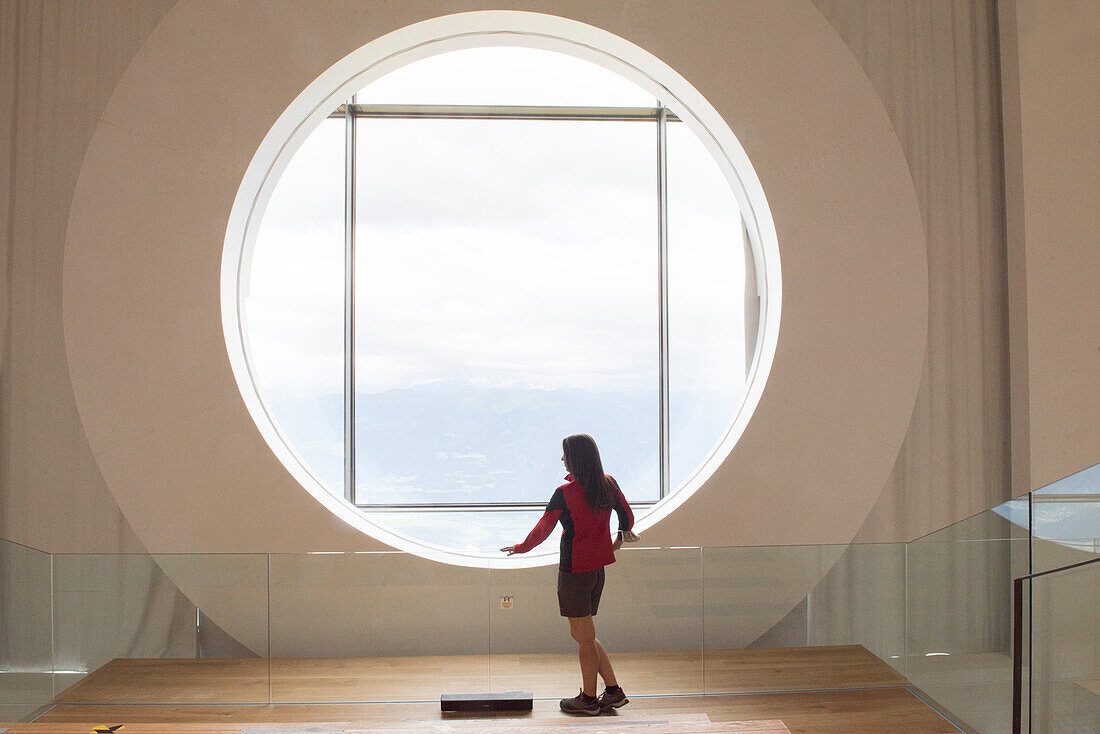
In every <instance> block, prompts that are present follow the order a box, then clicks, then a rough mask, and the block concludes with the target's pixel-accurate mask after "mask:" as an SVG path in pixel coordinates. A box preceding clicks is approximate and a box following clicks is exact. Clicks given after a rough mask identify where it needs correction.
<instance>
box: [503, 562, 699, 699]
mask: <svg viewBox="0 0 1100 734" xmlns="http://www.w3.org/2000/svg"><path fill="white" fill-rule="evenodd" d="M615 555H616V558H617V561H616V562H615V563H614V564H612V565H610V566H608V567H607V569H606V582H605V587H604V592H603V596H602V598H601V601H600V606H599V614H598V615H597V616H596V617H595V619H594V621H595V625H596V634H597V636H598V637H599V639H600V641H601V643H603V646H604V647H605V648H606V650H607V652H608V656H609V657H610V658H611V664H612V666H613V667H614V669H615V675H616V677H617V678H618V679H619V681H620V683H621V685H622V686H623V688H624V689H625V690H626V691H627V693H628V695H638V696H641V695H657V694H683V693H701V692H702V691H703V687H702V686H703V679H702V678H703V669H702V655H701V650H702V642H703V638H702V631H703V625H702V601H703V599H702V579H701V573H702V569H701V567H700V551H699V549H698V548H675V549H668V548H637V549H635V548H629V547H628V548H624V549H623V550H620V551H619V552H618V553H616V554H615ZM557 573H558V570H557V567H556V566H544V567H542V568H531V569H499V568H494V569H493V571H492V584H491V588H490V592H489V601H490V604H489V606H490V613H489V614H490V625H489V627H490V631H491V645H490V649H491V652H492V656H491V658H490V685H491V690H493V691H514V690H523V691H529V692H531V693H533V694H534V695H535V696H536V697H549V698H553V697H561V696H562V695H566V694H570V691H575V690H576V689H577V688H578V687H579V686H580V669H579V666H578V662H577V643H576V642H574V641H573V639H572V638H571V637H570V636H569V626H568V624H566V622H565V620H563V619H562V618H561V615H560V614H559V612H558V600H557V591H556V590H557ZM504 597H508V598H510V599H511V603H512V606H511V608H507V609H505V608H502V607H501V600H502V598H504ZM601 690H602V688H601Z"/></svg>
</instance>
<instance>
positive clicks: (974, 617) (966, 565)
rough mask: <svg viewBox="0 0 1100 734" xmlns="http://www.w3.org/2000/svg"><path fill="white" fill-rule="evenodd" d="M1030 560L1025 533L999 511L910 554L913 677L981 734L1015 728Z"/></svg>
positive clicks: (912, 546)
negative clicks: (1021, 615) (1021, 616)
mask: <svg viewBox="0 0 1100 734" xmlns="http://www.w3.org/2000/svg"><path fill="white" fill-rule="evenodd" d="M1027 553H1028V536H1027V531H1026V528H1021V527H1019V526H1018V525H1016V524H1015V523H1013V522H1012V521H1011V520H1009V519H1006V517H1004V516H1002V514H999V513H997V512H994V511H988V512H983V513H980V514H978V515H975V516H974V517H971V518H969V519H967V520H963V521H961V522H958V523H955V524H954V525H951V526H948V527H946V528H944V529H942V530H939V531H937V532H934V533H931V534H930V535H926V536H924V537H923V538H920V539H918V540H915V541H913V542H911V543H909V544H908V546H907V549H906V554H907V560H906V639H907V643H906V648H907V661H906V675H907V677H908V679H909V680H910V682H912V683H913V684H914V685H915V686H916V687H917V688H919V689H920V690H921V691H923V692H924V693H925V694H927V695H928V696H929V697H931V699H933V700H934V701H935V702H936V703H937V704H939V705H940V706H941V707H942V708H944V709H946V710H948V711H950V712H951V713H952V714H954V716H955V717H956V718H957V719H958V720H959V721H960V722H961V723H963V724H966V725H967V726H969V727H971V728H973V729H975V730H976V731H980V732H1002V731H1008V730H1009V728H1010V726H1011V712H1012V648H1011V639H1012V616H1011V610H1012V579H1013V578H1014V577H1015V576H1019V575H1022V574H1024V573H1027V570H1026V569H1027Z"/></svg>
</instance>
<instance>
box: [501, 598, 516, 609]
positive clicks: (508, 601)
mask: <svg viewBox="0 0 1100 734" xmlns="http://www.w3.org/2000/svg"><path fill="white" fill-rule="evenodd" d="M514 604H515V600H514V599H513V598H512V597H510V596H502V597H500V608H501V609H511V608H512V607H513V606H514Z"/></svg>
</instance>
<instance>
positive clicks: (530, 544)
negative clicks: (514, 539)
mask: <svg viewBox="0 0 1100 734" xmlns="http://www.w3.org/2000/svg"><path fill="white" fill-rule="evenodd" d="M564 509H565V494H564V493H563V492H562V491H561V488H558V489H557V490H556V491H555V492H554V496H553V497H551V498H550V501H549V502H548V503H547V504H546V511H545V512H543V513H542V517H540V518H539V521H538V522H537V523H536V524H535V527H534V528H532V529H531V532H530V533H528V534H527V538H526V539H525V540H524V541H523V542H522V543H518V544H516V545H506V546H504V547H503V548H501V549H500V550H501V551H502V552H504V553H507V554H508V555H513V554H515V553H526V552H527V551H529V550H531V549H532V548H534V547H535V546H537V545H538V544H539V543H541V542H542V541H544V540H546V539H547V538H548V537H549V536H550V533H551V532H552V531H553V530H554V526H555V525H557V523H558V518H559V517H561V512H562V510H564Z"/></svg>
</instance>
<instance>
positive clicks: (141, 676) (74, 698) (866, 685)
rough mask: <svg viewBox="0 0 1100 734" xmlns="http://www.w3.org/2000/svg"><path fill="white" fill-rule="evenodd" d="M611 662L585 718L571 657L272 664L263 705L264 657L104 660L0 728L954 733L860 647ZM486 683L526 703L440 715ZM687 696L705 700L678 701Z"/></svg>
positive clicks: (254, 733)
mask: <svg viewBox="0 0 1100 734" xmlns="http://www.w3.org/2000/svg"><path fill="white" fill-rule="evenodd" d="M612 659H613V661H614V663H615V665H616V671H617V673H618V675H619V678H620V680H621V681H622V683H623V686H624V688H625V689H626V691H627V694H628V695H629V696H630V697H631V703H630V704H629V705H628V706H626V707H624V708H623V709H620V710H618V711H617V712H615V714H612V715H605V716H601V717H598V718H597V717H581V718H573V717H568V716H566V715H564V714H562V713H561V712H560V711H559V710H558V706H557V698H558V697H561V696H569V695H572V694H573V693H574V692H575V691H576V690H577V687H578V677H579V676H578V672H577V663H576V658H575V656H572V655H507V656H503V655H502V656H492V658H488V657H479V656H463V657H419V658H384V659H351V658H348V659H323V660H321V659H281V660H273V661H271V696H272V698H271V700H272V701H273V702H274V703H273V704H268V703H266V702H267V700H268V698H267V696H268V676H267V666H268V661H266V660H208V659H203V660H115V661H112V662H111V663H109V664H108V665H106V666H104V667H103V668H100V669H99V670H97V671H96V672H95V673H93V674H92V675H89V676H88V677H87V678H85V679H84V680H82V681H81V682H80V683H78V684H76V685H75V686H73V687H71V688H70V689H68V690H67V691H65V692H63V693H62V694H61V695H60V696H58V697H57V698H56V699H55V701H54V702H53V705H52V706H51V707H49V708H48V709H47V710H46V711H45V712H44V713H42V714H41V715H40V716H39V717H38V718H37V719H36V720H35V722H34V723H31V724H0V731H3V729H4V728H5V727H7V728H8V732H9V734H26V733H30V732H78V731H79V732H89V731H91V730H92V727H93V726H94V725H97V724H108V725H114V724H125V727H126V728H125V729H124V730H123V732H122V734H142V733H143V732H149V734H153V733H154V732H157V733H160V732H196V734H197V733H199V732H204V733H205V732H215V731H218V732H221V731H225V732H246V733H247V734H296V733H297V732H307V731H309V732H315V733H323V732H343V731H347V732H360V731H371V732H380V733H384V732H390V731H393V732H403V733H404V734H412V733H413V732H416V733H417V734H421V733H423V734H427V733H428V732H431V733H432V734H436V733H438V732H445V731H490V730H491V731H502V732H503V731H519V730H522V731H524V732H529V733H530V734H557V733H559V732H577V731H578V727H583V731H584V732H586V734H588V733H590V734H598V732H601V731H607V732H624V734H626V733H628V732H631V731H634V730H638V731H643V730H644V731H645V732H683V733H684V734H703V733H704V732H727V731H737V732H742V733H743V734H749V733H751V734H786V733H787V732H790V733H791V734H825V733H827V732H828V733H833V732H836V733H839V732H845V733H847V734H861V733H874V734H881V733H882V732H889V733H890V734H907V733H909V732H913V733H914V734H916V733H918V732H919V733H921V734H925V733H927V734H937V733H939V732H944V733H949V732H957V731H958V730H957V729H956V728H954V727H953V726H952V725H951V724H949V723H948V722H947V721H946V720H944V719H943V718H942V717H941V716H940V715H939V714H937V713H936V712H935V711H933V710H932V709H930V708H929V707H928V706H926V705H925V704H924V703H923V702H921V701H920V700H919V699H918V698H917V697H916V696H914V695H913V693H912V692H910V690H909V689H908V688H907V687H906V686H907V681H906V680H905V679H904V678H903V677H902V676H901V675H899V674H898V673H897V672H896V671H895V670H894V669H893V668H891V667H890V666H888V665H886V664H885V663H883V662H882V661H881V660H879V659H878V658H876V657H875V656H873V655H871V654H870V653H869V652H867V651H866V650H865V649H864V648H862V647H859V646H845V647H830V648H826V647H822V648H787V649H776V650H731V651H726V652H723V653H715V652H714V651H708V652H707V664H706V670H703V668H702V665H701V661H700V657H699V655H698V654H697V653H663V652H662V653H653V652H651V653H635V654H618V655H613V658H612ZM486 682H488V683H489V685H490V690H497V691H503V690H523V691H528V692H531V693H532V694H533V695H534V696H535V698H536V699H537V700H536V701H535V709H534V711H533V712H532V713H530V714H527V715H523V716H497V717H484V716H475V717H468V716H455V715H443V714H441V713H440V711H439V696H440V694H441V693H460V692H481V691H485V690H486ZM704 686H705V687H704ZM700 690H705V691H706V692H707V694H709V695H705V696H700V695H685V694H687V693H698V692H699V691H700ZM671 694H678V695H671ZM718 694H722V695H718ZM257 701H261V702H263V703H255V702H257ZM363 701H374V702H379V703H360V702H363ZM393 701H405V702H401V703H393ZM381 702H386V703H381ZM234 704H235V705H234Z"/></svg>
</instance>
